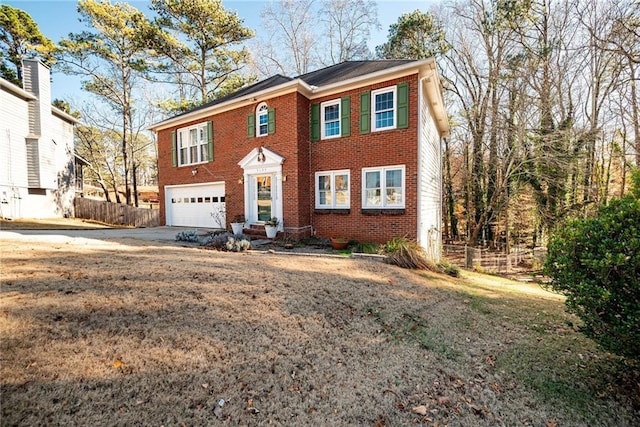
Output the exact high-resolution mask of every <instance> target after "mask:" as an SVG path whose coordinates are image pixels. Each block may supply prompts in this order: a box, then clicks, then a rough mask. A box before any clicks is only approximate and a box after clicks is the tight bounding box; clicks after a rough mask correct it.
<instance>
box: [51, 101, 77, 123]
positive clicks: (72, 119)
mask: <svg viewBox="0 0 640 427" xmlns="http://www.w3.org/2000/svg"><path fill="white" fill-rule="evenodd" d="M51 113H52V114H54V115H56V116H58V117H60V118H61V119H62V120H66V121H67V122H69V123H71V124H73V125H75V124H76V123H78V121H79V120H78V119H76V118H75V117H73V116H72V115H71V114H67V113H65V112H64V111H62V110H61V109H59V108H57V107H54V106H53V105H52V106H51Z"/></svg>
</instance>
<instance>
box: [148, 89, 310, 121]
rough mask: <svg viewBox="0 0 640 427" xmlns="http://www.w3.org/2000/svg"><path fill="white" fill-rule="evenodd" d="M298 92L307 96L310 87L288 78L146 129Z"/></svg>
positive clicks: (194, 118) (198, 117)
mask: <svg viewBox="0 0 640 427" xmlns="http://www.w3.org/2000/svg"><path fill="white" fill-rule="evenodd" d="M296 91H297V92H300V93H303V94H305V95H307V96H309V94H311V92H312V89H311V87H310V86H309V85H308V84H307V83H305V82H304V81H302V80H300V79H294V80H290V81H288V82H285V83H281V84H279V85H277V86H272V87H270V88H266V89H262V90H260V91H258V92H252V93H249V94H246V95H243V96H241V97H239V98H233V99H230V100H228V101H224V102H221V103H219V104H215V105H211V106H209V107H206V108H201V109H198V110H195V111H193V112H191V113H185V114H181V115H179V116H176V117H172V118H170V119H167V120H163V121H161V122H159V123H156V124H154V125H152V126H150V127H148V128H147V129H148V130H150V131H154V132H157V131H159V130H162V129H166V128H168V127H172V126H174V125H176V124H179V123H185V122H191V121H194V120H197V119H201V118H204V117H209V116H210V115H211V114H214V113H215V114H219V113H223V112H225V111H229V110H233V109H236V108H239V107H244V106H246V105H251V104H254V103H256V102H259V101H261V100H262V99H266V98H273V97H275V96H280V95H286V94H288V93H292V92H296Z"/></svg>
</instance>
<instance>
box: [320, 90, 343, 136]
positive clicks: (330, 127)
mask: <svg viewBox="0 0 640 427" xmlns="http://www.w3.org/2000/svg"><path fill="white" fill-rule="evenodd" d="M320 117H321V122H322V123H321V125H320V128H321V129H322V139H327V138H336V137H339V136H340V100H339V99H335V100H333V101H326V102H323V103H322V104H320Z"/></svg>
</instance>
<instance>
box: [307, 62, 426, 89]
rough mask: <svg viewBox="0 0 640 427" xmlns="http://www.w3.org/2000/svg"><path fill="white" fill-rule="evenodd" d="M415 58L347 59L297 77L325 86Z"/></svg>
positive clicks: (311, 83) (309, 82) (314, 84)
mask: <svg viewBox="0 0 640 427" xmlns="http://www.w3.org/2000/svg"><path fill="white" fill-rule="evenodd" d="M415 61H416V60H415V59H381V60H376V61H346V62H341V63H340V64H336V65H332V66H330V67H326V68H321V69H320V70H316V71H312V72H310V73H306V74H303V75H301V76H298V77H297V78H298V79H300V80H303V81H304V82H305V83H307V84H308V85H311V86H318V87H320V86H324V85H328V84H331V83H336V82H339V81H344V80H349V79H353V78H356V77H360V76H364V75H365V74H371V73H375V72H377V71H382V70H386V69H388V68H393V67H397V66H399V65H404V64H408V63H410V62H415Z"/></svg>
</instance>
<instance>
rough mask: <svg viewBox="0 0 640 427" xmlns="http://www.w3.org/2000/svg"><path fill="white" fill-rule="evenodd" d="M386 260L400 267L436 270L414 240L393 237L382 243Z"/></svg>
mask: <svg viewBox="0 0 640 427" xmlns="http://www.w3.org/2000/svg"><path fill="white" fill-rule="evenodd" d="M384 249H385V253H386V254H387V262H388V263H390V264H394V265H397V266H399V267H402V268H411V269H418V270H431V271H437V268H436V266H435V265H434V264H433V263H431V262H429V261H428V260H427V258H426V257H425V254H424V250H423V249H422V247H421V246H420V245H419V244H418V242H416V241H415V240H409V239H407V238H404V237H394V238H393V239H391V240H390V241H388V242H387V243H385V245H384Z"/></svg>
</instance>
